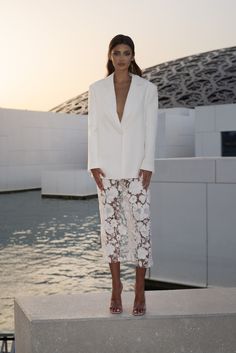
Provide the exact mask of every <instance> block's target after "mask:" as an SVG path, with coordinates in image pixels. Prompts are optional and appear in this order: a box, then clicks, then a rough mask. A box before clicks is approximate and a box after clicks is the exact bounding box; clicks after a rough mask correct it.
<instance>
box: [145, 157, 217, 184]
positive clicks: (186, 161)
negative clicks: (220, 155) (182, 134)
mask: <svg viewBox="0 0 236 353" xmlns="http://www.w3.org/2000/svg"><path fill="white" fill-rule="evenodd" d="M152 181H153V182H198V183H203V182H209V183H210V182H214V181H215V160H214V158H166V159H157V160H156V161H155V174H154V175H153V177H152Z"/></svg>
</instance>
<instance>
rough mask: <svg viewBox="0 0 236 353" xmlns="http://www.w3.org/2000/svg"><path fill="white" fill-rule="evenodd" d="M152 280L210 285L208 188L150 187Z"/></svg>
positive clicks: (183, 185) (199, 186)
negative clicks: (207, 229) (207, 231)
mask: <svg viewBox="0 0 236 353" xmlns="http://www.w3.org/2000/svg"><path fill="white" fill-rule="evenodd" d="M151 219H152V243H153V246H152V250H153V259H154V261H153V262H154V264H153V267H152V268H151V278H152V279H157V280H163V281H167V282H168V281H169V282H173V283H184V284H189V285H198V286H206V285H207V235H206V184H200V183H199V184H197V183H155V182H153V183H152V184H151Z"/></svg>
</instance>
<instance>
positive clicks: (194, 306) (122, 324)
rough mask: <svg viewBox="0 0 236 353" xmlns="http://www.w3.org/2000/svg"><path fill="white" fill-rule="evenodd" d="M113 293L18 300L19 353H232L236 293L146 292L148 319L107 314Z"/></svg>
mask: <svg viewBox="0 0 236 353" xmlns="http://www.w3.org/2000/svg"><path fill="white" fill-rule="evenodd" d="M109 300H110V293H109V292H104V293H83V294H71V295H52V296H41V297H19V298H16V299H15V337H16V352H17V353H42V352H44V353H56V352H58V353H65V352H66V353H80V352H81V353H90V352H91V353H94V352H96V353H108V352H109V353H115V352H117V353H118V352H119V353H123V352H125V353H129V352H130V353H132V352H136V353H139V352H140V353H141V352H142V353H143V352H146V353H149V352H150V353H151V352H152V353H153V352H158V353H174V352H176V353H180V352H186V353H189V352H192V353H195V352H196V353H197V352H198V353H200V352H202V353H208V352H209V353H213V352H214V353H219V352H221V353H223V352H224V353H233V352H236V335H235V326H236V288H207V289H188V290H173V291H150V292H146V300H147V309H148V310H147V314H146V315H145V316H144V317H133V316H132V315H131V314H130V313H131V310H132V304H133V293H132V292H124V293H123V306H124V312H123V314H122V315H112V314H110V313H109V311H108V305H109Z"/></svg>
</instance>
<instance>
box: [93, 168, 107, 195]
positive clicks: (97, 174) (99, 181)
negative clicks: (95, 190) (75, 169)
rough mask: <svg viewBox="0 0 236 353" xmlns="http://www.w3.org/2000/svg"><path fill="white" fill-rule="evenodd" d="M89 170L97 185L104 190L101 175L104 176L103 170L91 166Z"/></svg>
mask: <svg viewBox="0 0 236 353" xmlns="http://www.w3.org/2000/svg"><path fill="white" fill-rule="evenodd" d="M91 172H92V174H93V177H94V179H95V182H96V184H97V186H98V187H99V189H100V190H104V187H103V183H102V177H105V174H104V172H103V171H102V169H100V168H93V169H91Z"/></svg>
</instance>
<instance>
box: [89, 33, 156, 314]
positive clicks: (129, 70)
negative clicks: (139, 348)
mask: <svg viewBox="0 0 236 353" xmlns="http://www.w3.org/2000/svg"><path fill="white" fill-rule="evenodd" d="M134 55H135V50H134V43H133V41H132V39H131V38H130V37H128V36H125V35H122V34H119V35H117V36H115V37H114V38H113V39H112V40H111V42H110V44H109V50H108V62H107V71H108V74H107V77H105V78H103V79H100V80H98V81H96V82H94V83H92V84H91V85H90V86H89V93H88V94H89V95H88V170H89V171H90V172H91V175H92V177H93V178H94V179H95V182H96V185H97V191H98V200H99V210H100V218H101V241H102V249H103V253H104V259H105V260H106V261H107V262H108V263H109V266H110V270H111V275H112V296H111V305H110V312H111V313H112V314H119V313H121V312H122V300H121V292H122V287H123V286H122V283H121V280H120V262H122V261H131V262H133V263H135V265H136V283H135V298H134V306H133V312H132V313H133V315H144V314H145V312H146V303H145V288H144V283H145V273H146V269H147V268H149V267H151V266H152V264H153V262H152V251H151V224H150V209H149V206H150V189H149V185H150V180H151V176H152V174H153V173H154V157H155V138H156V129H157V110H158V94H157V87H156V86H155V85H154V84H153V83H151V82H149V81H148V80H146V79H144V78H142V77H141V76H142V72H141V69H140V68H139V66H138V65H137V64H136V62H135V58H134Z"/></svg>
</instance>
